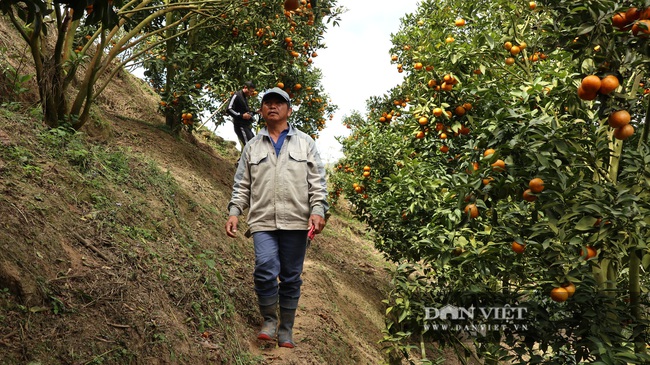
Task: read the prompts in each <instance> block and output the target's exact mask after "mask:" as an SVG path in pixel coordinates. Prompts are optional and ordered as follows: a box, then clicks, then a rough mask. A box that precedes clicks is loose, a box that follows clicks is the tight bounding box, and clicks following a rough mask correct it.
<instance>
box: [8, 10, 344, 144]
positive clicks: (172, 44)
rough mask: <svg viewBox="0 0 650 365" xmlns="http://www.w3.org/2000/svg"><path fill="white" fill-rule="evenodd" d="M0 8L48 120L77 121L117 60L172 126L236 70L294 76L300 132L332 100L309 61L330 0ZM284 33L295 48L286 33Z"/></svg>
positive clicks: (229, 86) (236, 78)
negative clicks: (137, 72) (27, 60)
mask: <svg viewBox="0 0 650 365" xmlns="http://www.w3.org/2000/svg"><path fill="white" fill-rule="evenodd" d="M313 3H314V5H315V4H316V2H313ZM0 10H2V11H3V13H5V14H7V16H8V18H9V19H10V21H11V22H12V24H13V25H14V27H15V28H16V29H17V30H18V31H19V32H20V34H21V35H22V37H23V39H24V40H25V42H26V43H27V45H28V47H29V49H30V52H31V54H32V59H33V61H34V66H35V70H36V80H37V83H38V87H39V93H40V96H41V103H42V106H43V111H44V119H45V122H46V123H47V124H48V125H49V126H51V127H57V126H59V125H60V124H62V123H68V124H69V125H70V126H72V127H73V128H74V129H79V128H81V127H82V126H83V125H84V123H85V122H86V121H87V120H88V116H89V113H90V108H91V106H92V103H93V100H94V99H95V98H96V97H97V96H98V95H99V93H101V92H102V90H103V89H104V88H105V87H106V85H108V84H109V83H110V82H111V80H112V78H113V77H114V76H115V75H116V74H117V73H118V72H121V71H122V70H123V67H124V66H127V65H131V66H135V67H137V66H143V67H144V68H145V75H146V76H147V77H148V78H149V81H150V83H151V85H152V86H153V87H154V88H155V90H156V92H158V93H160V95H161V99H162V100H161V111H162V112H163V113H164V114H165V116H166V119H167V125H168V127H169V128H170V130H172V131H177V130H179V127H182V126H183V124H185V125H187V126H188V128H189V129H192V126H193V124H194V120H195V119H196V117H197V116H198V115H199V112H200V111H202V110H204V109H206V108H209V107H211V106H214V105H215V103H214V102H212V101H211V100H217V101H219V100H224V98H225V90H228V91H233V90H235V89H236V88H237V87H239V86H241V84H242V83H243V80H246V79H256V81H258V84H260V85H272V84H275V83H276V82H277V80H278V78H284V79H285V81H284V82H285V83H287V85H288V87H294V88H295V86H296V85H297V84H298V83H300V82H302V83H303V85H304V88H302V91H300V88H295V92H296V93H298V92H300V93H301V95H303V94H304V96H303V97H302V98H298V99H299V100H300V101H302V100H305V101H308V103H305V107H304V108H303V111H302V114H304V115H305V120H306V121H305V123H304V124H305V126H304V129H306V130H307V131H308V132H311V133H316V132H317V131H318V130H319V128H320V129H322V128H323V126H324V124H325V118H326V117H328V114H329V115H331V113H332V112H333V111H334V109H335V107H334V106H331V105H329V104H328V103H327V101H326V100H327V95H326V94H325V93H324V91H323V90H322V87H321V86H320V77H321V76H320V73H319V72H317V71H314V70H313V69H312V68H311V62H312V58H313V57H314V56H315V55H316V53H315V52H316V51H315V50H316V49H317V48H319V47H322V46H323V45H322V42H321V41H322V34H323V32H324V30H325V26H326V24H327V23H328V22H332V23H336V22H337V21H338V14H339V13H340V11H341V9H339V8H336V6H335V1H334V0H332V1H320V2H318V5H317V6H312V2H309V3H307V1H305V0H303V1H302V2H301V3H300V4H299V6H298V7H297V8H295V9H293V10H290V11H289V10H285V9H284V8H283V6H282V4H281V3H280V2H278V3H266V2H252V1H251V2H249V1H244V2H243V4H242V3H241V2H239V1H232V0H218V1H215V0H200V1H192V2H186V1H172V0H145V1H131V2H127V1H122V0H58V1H54V2H51V1H43V0H10V1H3V2H2V3H1V4H0ZM294 33H295V35H294V38H296V41H299V42H300V43H299V44H297V45H296V46H295V49H294V46H293V45H289V44H288V43H287V42H286V39H287V37H288V34H294ZM289 43H290V42H289ZM296 49H299V52H298V51H297V50H296ZM75 79H76V80H77V82H74V81H75ZM298 104H299V103H298ZM188 116H191V117H190V118H187V117H188ZM183 117H185V118H183Z"/></svg>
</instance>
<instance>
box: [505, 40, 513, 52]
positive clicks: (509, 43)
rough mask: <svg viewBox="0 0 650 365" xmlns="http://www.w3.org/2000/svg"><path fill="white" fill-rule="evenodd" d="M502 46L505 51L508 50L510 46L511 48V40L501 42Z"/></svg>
mask: <svg viewBox="0 0 650 365" xmlns="http://www.w3.org/2000/svg"><path fill="white" fill-rule="evenodd" d="M503 48H505V49H506V51H509V50H510V48H512V42H505V43H504V44H503Z"/></svg>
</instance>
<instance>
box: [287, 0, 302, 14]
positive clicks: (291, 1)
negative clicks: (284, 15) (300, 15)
mask: <svg viewBox="0 0 650 365" xmlns="http://www.w3.org/2000/svg"><path fill="white" fill-rule="evenodd" d="M299 6H300V1H299V0H285V1H284V10H286V11H293V10H296V9H298V7H299Z"/></svg>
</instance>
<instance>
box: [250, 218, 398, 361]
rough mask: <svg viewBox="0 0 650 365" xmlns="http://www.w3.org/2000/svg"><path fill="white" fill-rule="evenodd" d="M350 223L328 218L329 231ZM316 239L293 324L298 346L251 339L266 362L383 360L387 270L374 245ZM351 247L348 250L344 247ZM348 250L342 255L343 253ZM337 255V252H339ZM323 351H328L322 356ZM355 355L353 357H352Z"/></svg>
mask: <svg viewBox="0 0 650 365" xmlns="http://www.w3.org/2000/svg"><path fill="white" fill-rule="evenodd" d="M345 225H346V223H345V222H343V221H341V220H340V219H337V218H333V219H332V220H330V222H329V229H330V232H331V231H332V230H334V229H338V230H339V232H341V230H340V229H342V228H343V227H344V226H345ZM353 243H354V244H353V245H350V242H349V241H345V242H341V241H339V240H337V239H336V238H335V237H328V236H327V235H323V236H322V237H320V236H319V237H317V238H316V242H315V243H314V244H313V245H312V246H311V247H310V249H309V251H308V253H307V256H308V258H307V260H306V261H305V269H304V274H303V281H304V283H303V286H302V296H301V299H300V304H299V308H298V312H297V316H296V324H295V326H294V339H295V340H296V343H297V347H296V348H295V349H284V348H278V347H276V345H275V343H272V344H271V343H262V342H260V341H254V342H253V343H251V352H253V353H255V354H259V355H260V356H263V357H264V362H263V363H265V364H284V365H289V364H378V363H381V362H383V361H382V359H383V356H382V353H381V347H380V346H379V345H378V344H377V341H379V340H380V339H381V338H382V333H381V330H382V328H383V327H384V319H383V311H384V309H383V307H382V303H381V300H382V299H383V296H382V293H383V290H384V289H383V288H384V286H385V283H387V280H388V279H387V273H386V272H385V271H384V270H383V269H382V268H381V267H382V266H383V267H385V266H386V264H385V263H382V262H383V261H382V259H381V256H380V255H379V254H378V253H377V252H375V251H374V249H373V248H372V244H371V243H370V242H368V241H363V240H361V239H353ZM340 245H341V246H342V245H346V246H347V247H346V248H345V249H343V248H342V247H339V246H340ZM341 251H344V252H343V253H344V254H341V253H342V252H341ZM337 252H338V255H337V256H335V255H333V253H337ZM321 354H327V358H323V357H322V355H321ZM351 354H352V356H351Z"/></svg>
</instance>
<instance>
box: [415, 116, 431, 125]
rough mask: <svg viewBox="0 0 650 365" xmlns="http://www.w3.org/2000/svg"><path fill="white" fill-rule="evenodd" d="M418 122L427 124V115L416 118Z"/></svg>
mask: <svg viewBox="0 0 650 365" xmlns="http://www.w3.org/2000/svg"><path fill="white" fill-rule="evenodd" d="M418 123H419V124H420V125H427V124H428V123H429V119H428V118H427V117H420V119H418Z"/></svg>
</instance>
